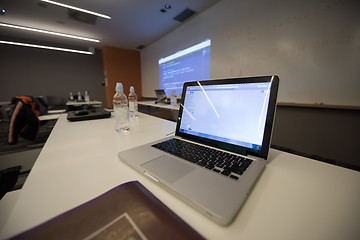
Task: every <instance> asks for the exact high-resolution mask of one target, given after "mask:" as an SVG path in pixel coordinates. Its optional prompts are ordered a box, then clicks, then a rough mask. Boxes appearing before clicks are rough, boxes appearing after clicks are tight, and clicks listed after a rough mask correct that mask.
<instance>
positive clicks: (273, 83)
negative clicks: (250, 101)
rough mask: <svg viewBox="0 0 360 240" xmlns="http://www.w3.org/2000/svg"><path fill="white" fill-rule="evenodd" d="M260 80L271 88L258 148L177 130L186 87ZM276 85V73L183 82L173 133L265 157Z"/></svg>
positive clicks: (192, 139) (271, 126) (275, 99)
mask: <svg viewBox="0 0 360 240" xmlns="http://www.w3.org/2000/svg"><path fill="white" fill-rule="evenodd" d="M261 82H271V88H270V96H269V103H268V111H267V116H266V121H265V128H264V137H263V141H262V145H261V149H260V150H257V149H252V148H247V147H242V146H238V145H234V144H230V143H225V142H220V141H216V140H213V139H208V138H204V137H199V136H194V135H190V134H187V133H183V132H180V131H179V130H180V125H181V116H182V113H183V106H184V101H185V95H186V90H187V88H188V87H190V86H199V83H200V84H201V85H202V86H205V85H222V84H239V83H261ZM278 87H279V77H278V76H276V75H271V76H257V77H244V78H231V79H216V80H202V81H192V82H185V83H184V87H183V91H182V95H181V102H180V108H179V116H178V119H177V124H176V132H175V135H176V136H179V137H182V138H184V139H188V140H191V141H196V142H198V143H202V144H206V145H209V146H212V147H216V148H220V149H223V150H227V151H231V152H235V153H239V154H242V155H252V156H256V157H260V158H263V159H267V156H268V152H269V147H270V140H271V133H272V128H273V122H274V117H275V111H276V101H277V93H278Z"/></svg>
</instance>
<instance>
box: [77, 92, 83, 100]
mask: <svg viewBox="0 0 360 240" xmlns="http://www.w3.org/2000/svg"><path fill="white" fill-rule="evenodd" d="M77 97H78V101H82V98H81V92H80V91H79V92H78V96H77Z"/></svg>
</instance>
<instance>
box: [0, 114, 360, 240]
mask: <svg viewBox="0 0 360 240" xmlns="http://www.w3.org/2000/svg"><path fill="white" fill-rule="evenodd" d="M131 128H132V130H131V133H130V134H126V135H124V134H119V133H116V132H115V130H114V118H109V119H101V120H91V121H83V122H69V121H67V120H66V116H65V115H61V116H60V118H59V120H58V122H57V124H56V126H55V127H54V129H53V131H52V133H51V135H50V137H49V139H48V140H47V142H46V144H45V146H44V148H43V150H42V151H41V153H40V155H39V157H38V159H37V161H36V163H35V165H34V167H33V169H32V170H31V172H30V175H29V177H28V178H27V181H26V182H25V184H24V186H23V188H22V189H21V190H20V193H19V194H18V198H17V201H16V202H15V203H14V206H13V209H12V210H11V212H10V216H9V218H8V219H7V221H6V223H5V224H4V226H0V229H1V230H0V231H1V233H0V238H1V239H5V238H8V237H11V236H14V235H15V234H18V233H20V232H22V231H25V230H27V229H30V228H32V227H34V226H36V225H38V224H40V223H42V222H44V221H47V220H49V219H51V218H53V217H55V216H57V215H59V214H61V213H63V212H65V211H67V210H70V209H72V208H74V207H76V206H78V205H80V204H82V203H84V202H87V201H89V200H91V199H93V198H95V197H97V196H99V195H100V194H102V193H104V192H106V191H108V190H109V189H111V188H113V187H115V186H117V185H119V184H122V183H125V182H128V181H132V180H138V181H140V182H141V183H142V184H143V185H144V186H145V187H146V188H147V189H149V190H150V191H151V192H152V193H153V194H154V195H155V196H157V197H158V198H159V199H160V200H161V201H162V202H163V203H164V204H166V205H167V206H168V207H169V208H170V209H172V210H173V211H174V212H175V213H176V214H177V215H179V216H180V217H181V218H182V219H184V220H185V221H186V222H187V223H188V224H189V225H191V226H192V227H193V228H195V229H196V230H197V231H198V232H199V233H200V234H202V235H203V236H204V237H205V238H207V239H251V240H254V239H268V240H269V239H276V240H279V239H286V240H288V239H301V240H303V239H317V240H319V239H326V240H329V239H357V238H358V236H360V228H359V225H360V204H359V203H360V187H359V186H360V173H359V172H356V171H353V170H349V169H345V168H341V167H337V166H333V165H330V164H326V163H322V162H318V161H313V160H311V159H307V158H304V157H300V156H296V155H292V154H288V153H284V152H280V151H277V150H273V149H271V151H270V156H269V164H268V166H267V167H266V169H265V171H264V173H263V174H262V176H261V177H260V179H259V181H258V183H257V184H256V186H255V188H254V189H253V191H252V193H251V194H250V196H249V198H248V200H247V201H246V203H245V205H244V206H243V208H242V209H241V211H240V212H239V214H238V215H237V217H236V219H235V221H234V222H233V223H232V224H231V225H230V226H229V227H222V226H220V225H217V224H216V223H214V222H212V221H211V220H209V219H207V218H206V217H205V216H203V215H201V214H200V213H198V212H197V211H195V210H194V209H193V208H191V207H189V206H188V205H186V204H185V203H183V202H182V201H181V200H179V199H177V198H176V197H174V196H173V195H171V194H169V193H168V192H166V191H165V190H163V189H162V188H160V187H159V186H157V185H156V184H154V183H153V182H152V181H151V180H149V179H147V178H145V177H143V176H141V175H139V174H138V173H137V172H135V171H134V170H133V169H131V168H130V167H128V166H127V165H125V164H124V163H122V162H120V161H119V160H118V158H117V153H118V152H119V151H121V150H124V149H128V148H131V147H134V146H137V145H140V144H144V143H146V142H150V141H153V140H156V139H160V138H163V137H165V136H167V135H168V134H171V133H173V131H174V129H175V123H173V122H170V121H166V120H163V119H159V118H155V117H152V116H149V115H145V114H140V117H139V118H138V119H132V120H131ZM219 204H220V203H219Z"/></svg>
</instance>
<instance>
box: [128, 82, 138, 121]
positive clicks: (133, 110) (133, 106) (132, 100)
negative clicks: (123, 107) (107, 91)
mask: <svg viewBox="0 0 360 240" xmlns="http://www.w3.org/2000/svg"><path fill="white" fill-rule="evenodd" d="M129 112H130V117H135V118H137V117H139V112H138V103H137V96H136V93H135V89H134V87H133V86H131V87H130V93H129Z"/></svg>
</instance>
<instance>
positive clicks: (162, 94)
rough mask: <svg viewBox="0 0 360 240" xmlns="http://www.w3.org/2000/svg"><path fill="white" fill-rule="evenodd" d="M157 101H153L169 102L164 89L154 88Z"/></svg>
mask: <svg viewBox="0 0 360 240" xmlns="http://www.w3.org/2000/svg"><path fill="white" fill-rule="evenodd" d="M155 93H156V97H157V101H155V103H156V104H157V103H165V104H170V100H169V99H168V98H167V97H166V94H165V91H164V89H157V90H155Z"/></svg>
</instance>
